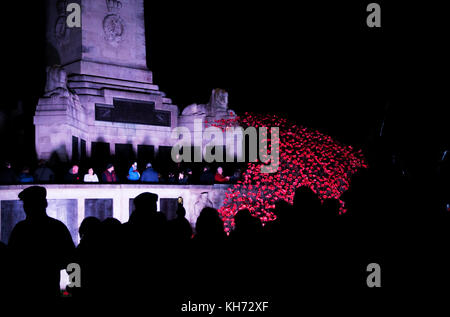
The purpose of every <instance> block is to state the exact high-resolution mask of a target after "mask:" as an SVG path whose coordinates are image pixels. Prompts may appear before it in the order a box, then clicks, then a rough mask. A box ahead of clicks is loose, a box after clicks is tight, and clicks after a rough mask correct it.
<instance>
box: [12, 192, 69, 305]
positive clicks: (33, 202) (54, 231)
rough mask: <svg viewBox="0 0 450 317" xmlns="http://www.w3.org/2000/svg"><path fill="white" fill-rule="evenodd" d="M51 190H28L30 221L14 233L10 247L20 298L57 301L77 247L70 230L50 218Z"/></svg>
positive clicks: (24, 197)
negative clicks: (65, 271) (64, 270)
mask: <svg viewBox="0 0 450 317" xmlns="http://www.w3.org/2000/svg"><path fill="white" fill-rule="evenodd" d="M46 196H47V190H46V189H45V188H44V187H40V186H32V187H28V188H26V189H24V190H23V191H22V192H21V193H20V194H19V198H20V199H21V200H22V201H23V209H24V211H25V214H26V219H25V220H23V221H21V222H19V223H18V224H17V225H16V226H15V227H14V229H13V231H12V232H11V236H10V238H9V244H8V247H9V249H10V251H11V256H12V261H13V266H12V267H13V279H14V282H13V284H14V290H13V291H14V292H15V295H18V296H30V297H33V298H35V297H39V298H48V299H50V298H53V297H54V298H56V297H57V296H58V295H59V292H60V290H59V280H60V270H62V269H66V267H67V264H68V263H70V262H71V257H72V255H73V252H74V248H75V246H74V244H73V241H72V237H71V235H70V233H69V230H68V229H67V227H66V226H65V225H64V224H63V223H62V222H61V221H59V220H56V219H53V218H51V217H49V216H47V213H46V208H47V198H46Z"/></svg>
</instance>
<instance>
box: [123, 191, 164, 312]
mask: <svg viewBox="0 0 450 317" xmlns="http://www.w3.org/2000/svg"><path fill="white" fill-rule="evenodd" d="M157 201H158V195H156V194H153V193H149V192H144V193H142V194H139V195H138V196H136V197H135V198H134V201H133V202H134V207H135V210H134V211H133V212H132V214H131V215H130V219H129V221H128V222H127V223H125V224H124V225H123V227H124V234H125V240H126V244H127V246H126V247H125V248H124V250H123V254H124V255H123V257H122V258H123V259H126V261H125V262H124V263H123V266H122V268H123V269H124V274H122V275H123V276H125V278H124V279H123V280H124V283H125V285H124V286H121V289H127V294H126V295H125V296H130V298H133V300H138V299H141V300H142V298H140V296H144V295H145V296H147V295H148V292H149V290H152V294H153V292H155V293H157V294H158V298H159V299H161V298H163V297H164V296H163V294H165V291H164V287H169V285H166V284H167V283H165V279H166V277H167V266H168V260H169V259H168V256H167V253H168V252H169V250H167V220H166V217H165V215H164V214H163V213H162V212H158V211H157ZM144 266H145V269H141V268H143V267H144ZM145 300H146V301H148V298H147V297H145ZM152 304H153V303H152Z"/></svg>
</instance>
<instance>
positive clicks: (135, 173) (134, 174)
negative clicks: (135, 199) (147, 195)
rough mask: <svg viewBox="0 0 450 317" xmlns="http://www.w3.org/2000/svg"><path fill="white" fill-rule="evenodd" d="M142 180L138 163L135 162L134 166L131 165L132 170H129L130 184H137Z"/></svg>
mask: <svg viewBox="0 0 450 317" xmlns="http://www.w3.org/2000/svg"><path fill="white" fill-rule="evenodd" d="M140 178H141V174H140V173H139V170H138V169H137V162H134V163H133V165H131V167H130V169H129V170H128V176H127V179H128V180H129V181H130V182H133V183H134V182H137V181H138V180H139V179H140Z"/></svg>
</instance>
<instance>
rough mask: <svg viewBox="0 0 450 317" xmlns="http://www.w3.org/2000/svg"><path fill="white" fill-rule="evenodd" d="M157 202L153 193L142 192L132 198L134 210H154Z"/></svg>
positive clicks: (156, 197)
mask: <svg viewBox="0 0 450 317" xmlns="http://www.w3.org/2000/svg"><path fill="white" fill-rule="evenodd" d="M157 202H158V195H156V194H153V193H149V192H146V193H142V194H139V195H138V196H136V198H134V207H135V210H146V211H149V212H156V211H157V205H156V203H157Z"/></svg>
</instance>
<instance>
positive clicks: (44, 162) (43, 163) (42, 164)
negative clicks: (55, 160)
mask: <svg viewBox="0 0 450 317" xmlns="http://www.w3.org/2000/svg"><path fill="white" fill-rule="evenodd" d="M46 164H47V162H46V161H45V160H42V159H41V160H39V162H38V166H45V165H46Z"/></svg>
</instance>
